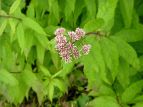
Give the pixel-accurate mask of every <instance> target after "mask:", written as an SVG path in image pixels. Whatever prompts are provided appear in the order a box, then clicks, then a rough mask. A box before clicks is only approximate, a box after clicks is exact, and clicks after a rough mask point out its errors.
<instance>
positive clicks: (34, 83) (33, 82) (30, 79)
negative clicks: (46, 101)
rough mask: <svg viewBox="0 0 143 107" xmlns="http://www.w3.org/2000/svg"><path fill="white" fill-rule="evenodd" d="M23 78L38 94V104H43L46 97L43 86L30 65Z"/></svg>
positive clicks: (23, 73)
mask: <svg viewBox="0 0 143 107" xmlns="http://www.w3.org/2000/svg"><path fill="white" fill-rule="evenodd" d="M22 78H23V79H24V82H25V83H26V84H27V85H28V86H29V87H31V88H32V89H33V90H34V91H35V92H36V94H37V96H38V102H39V103H40V104H41V103H42V100H43V97H44V92H43V85H42V83H41V81H40V80H39V79H38V78H37V76H36V75H35V74H34V73H33V72H32V69H31V67H30V65H26V67H25V70H24V71H23V72H22Z"/></svg>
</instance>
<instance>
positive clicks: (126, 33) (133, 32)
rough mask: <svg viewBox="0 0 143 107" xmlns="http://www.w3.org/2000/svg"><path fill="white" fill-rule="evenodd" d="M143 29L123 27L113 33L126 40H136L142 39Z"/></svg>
mask: <svg viewBox="0 0 143 107" xmlns="http://www.w3.org/2000/svg"><path fill="white" fill-rule="evenodd" d="M141 32H143V31H141V30H138V29H123V30H121V31H119V32H117V33H116V34H115V36H118V37H120V38H122V39H123V40H125V41H127V42H137V41H140V40H143V34H142V33H141Z"/></svg>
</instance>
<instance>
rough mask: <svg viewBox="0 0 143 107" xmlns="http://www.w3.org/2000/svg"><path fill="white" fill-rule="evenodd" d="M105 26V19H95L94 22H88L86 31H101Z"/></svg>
mask: <svg viewBox="0 0 143 107" xmlns="http://www.w3.org/2000/svg"><path fill="white" fill-rule="evenodd" d="M103 24H104V20H103V19H93V20H90V21H88V22H87V23H86V24H85V25H84V30H85V31H86V32H93V31H96V30H98V29H100V28H101V27H102V26H103Z"/></svg>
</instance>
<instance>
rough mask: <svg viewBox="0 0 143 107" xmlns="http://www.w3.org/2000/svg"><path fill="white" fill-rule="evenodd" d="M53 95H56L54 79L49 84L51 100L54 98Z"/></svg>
mask: <svg viewBox="0 0 143 107" xmlns="http://www.w3.org/2000/svg"><path fill="white" fill-rule="evenodd" d="M53 95H54V84H53V81H51V82H50V83H49V85H48V96H49V99H50V101H51V102H52V100H53Z"/></svg>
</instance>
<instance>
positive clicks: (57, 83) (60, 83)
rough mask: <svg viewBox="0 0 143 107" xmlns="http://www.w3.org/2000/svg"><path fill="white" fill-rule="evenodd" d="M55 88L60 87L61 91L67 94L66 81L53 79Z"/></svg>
mask: <svg viewBox="0 0 143 107" xmlns="http://www.w3.org/2000/svg"><path fill="white" fill-rule="evenodd" d="M53 83H54V86H56V87H58V88H59V89H60V91H62V92H65V91H66V84H64V81H62V80H60V79H56V78H55V79H53Z"/></svg>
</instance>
